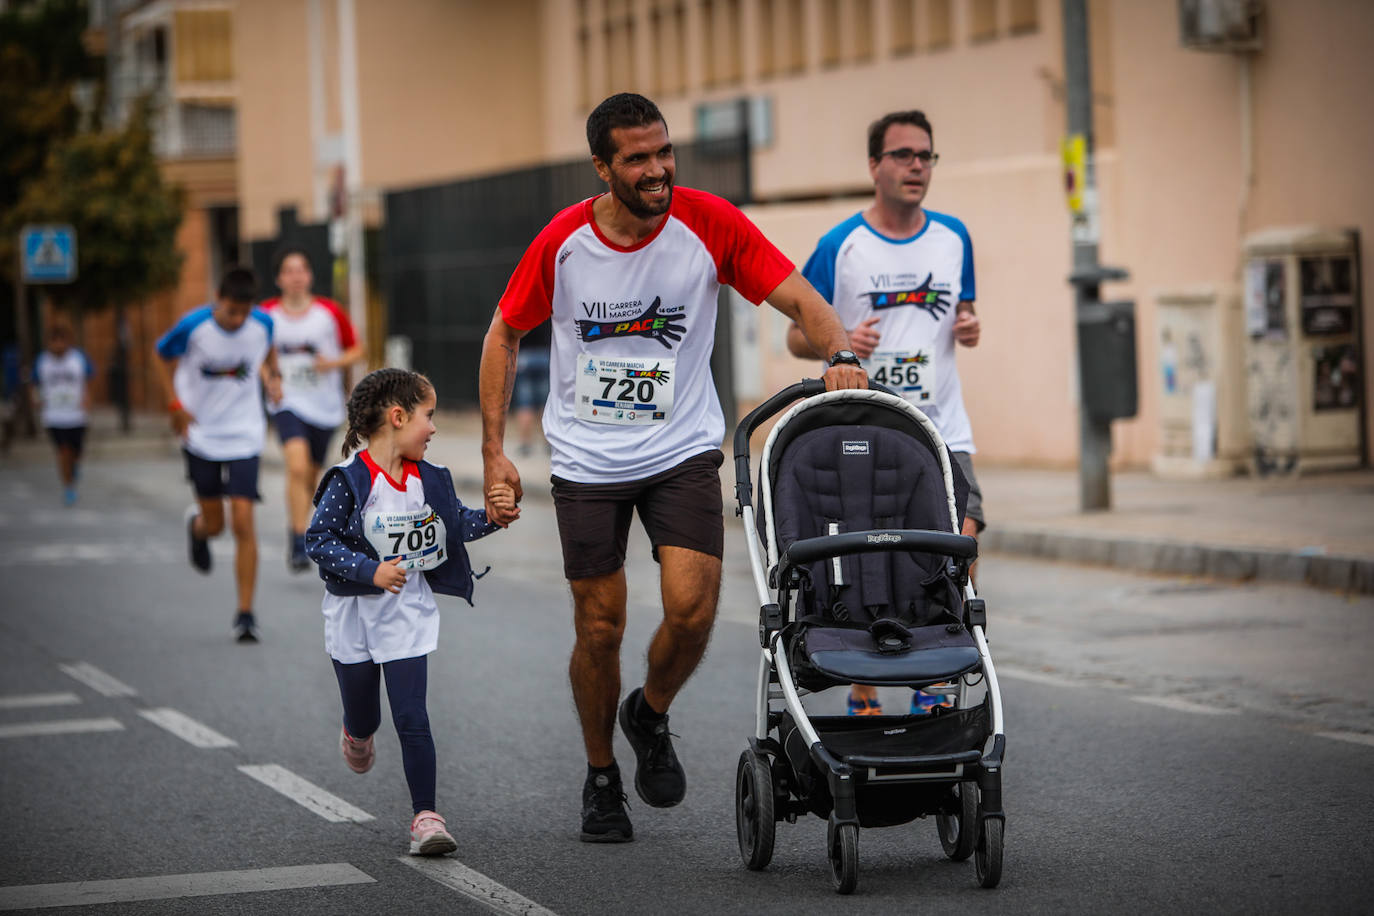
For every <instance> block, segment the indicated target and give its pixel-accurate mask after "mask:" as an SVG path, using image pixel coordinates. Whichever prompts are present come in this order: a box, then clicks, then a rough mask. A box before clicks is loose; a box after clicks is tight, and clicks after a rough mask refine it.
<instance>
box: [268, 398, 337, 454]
mask: <svg viewBox="0 0 1374 916" xmlns="http://www.w3.org/2000/svg"><path fill="white" fill-rule="evenodd" d="M273 421H274V422H275V423H276V424H277V435H279V436H281V441H282V444H283V445H285V444H286V442H287V440H289V439H304V440H305V442H306V444H307V445H308V446H310V460H311V461H312V462H313V463H314V464H315V465H317V466H319V467H323V466H324V465H325V464H327V463H328V460H329V440H330V439H332V438H334V430H333V429H330V428H329V427H324V426H315V425H314V424H313V423H307V422H305V421H304V420H302V419H301V418H300V417H298V416H296V415H295V414H294V413H292V412H291V411H289V410H279V411H277V413H276V415H275V417H274V419H273Z"/></svg>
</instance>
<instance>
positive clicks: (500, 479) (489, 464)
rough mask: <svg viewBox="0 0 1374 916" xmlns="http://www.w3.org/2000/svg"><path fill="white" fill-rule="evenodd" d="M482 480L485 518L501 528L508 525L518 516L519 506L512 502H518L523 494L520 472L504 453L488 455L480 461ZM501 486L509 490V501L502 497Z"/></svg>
mask: <svg viewBox="0 0 1374 916" xmlns="http://www.w3.org/2000/svg"><path fill="white" fill-rule="evenodd" d="M482 481H483V482H482V493H483V494H484V497H485V499H486V509H487V519H488V520H489V521H491V522H492V523H493V524H497V525H500V526H501V527H502V528H508V527H510V523H511V522H513V521H515V520H516V519H517V518H519V517H520V508H519V506H516V505H514V503H518V502H519V501H520V500H521V499H523V498H524V496H525V492H524V489H523V488H522V487H521V486H520V472H519V471H517V470H516V469H515V465H514V464H512V463H511V460H510V459H509V458H507V457H506V456H505V455H504V454H500V455H490V456H488V457H486V458H484V459H483V461H482ZM503 488H508V489H509V490H510V491H511V493H512V495H513V501H512V502H511V503H507V502H506V500H505V499H503V498H502V496H501V493H502V490H503Z"/></svg>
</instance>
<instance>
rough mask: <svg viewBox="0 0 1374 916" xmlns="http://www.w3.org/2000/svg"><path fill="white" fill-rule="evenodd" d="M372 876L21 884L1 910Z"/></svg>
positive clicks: (233, 875)
mask: <svg viewBox="0 0 1374 916" xmlns="http://www.w3.org/2000/svg"><path fill="white" fill-rule="evenodd" d="M376 880H377V879H376V878H373V877H372V876H371V875H369V874H367V873H365V872H362V871H359V870H358V869H357V868H354V867H353V866H352V865H349V864H348V863H347V862H332V863H329V864H327V865H292V866H288V867H285V868H254V869H246V870H242V871H210V872H200V873H197V874H188V875H157V876H153V877H148V878H115V879H113V880H108V881H71V882H67V883H65V884H24V885H15V886H13V887H0V910H36V909H40V908H45V907H56V906H95V905H100V904H109V903H129V902H132V901H136V900H171V899H175V898H179V897H208V896H211V895H214V894H249V893H254V892H260V891H284V890H293V889H296V888H303V887H334V886H338V885H342V884H374V883H376Z"/></svg>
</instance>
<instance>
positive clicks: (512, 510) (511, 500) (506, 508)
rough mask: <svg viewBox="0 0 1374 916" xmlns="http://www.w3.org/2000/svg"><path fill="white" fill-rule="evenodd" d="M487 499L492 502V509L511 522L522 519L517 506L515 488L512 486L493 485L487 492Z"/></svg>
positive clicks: (504, 484)
mask: <svg viewBox="0 0 1374 916" xmlns="http://www.w3.org/2000/svg"><path fill="white" fill-rule="evenodd" d="M487 499H488V500H489V501H490V502H491V505H492V508H494V509H496V510H497V511H498V512H500V513H501V514H502V515H503V516H505V517H508V518H510V520H511V521H514V520H515V519H517V518H519V517H520V510H519V509H518V508H516V505H515V488H514V487H512V486H511V485H510V484H508V483H497V484H492V486H491V488H490V489H488V490H487Z"/></svg>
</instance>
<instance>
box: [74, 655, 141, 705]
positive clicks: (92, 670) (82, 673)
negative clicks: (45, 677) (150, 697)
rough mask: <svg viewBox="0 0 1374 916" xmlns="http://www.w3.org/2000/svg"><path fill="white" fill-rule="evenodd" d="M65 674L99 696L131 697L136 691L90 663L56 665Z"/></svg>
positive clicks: (136, 693) (136, 694) (135, 694)
mask: <svg viewBox="0 0 1374 916" xmlns="http://www.w3.org/2000/svg"><path fill="white" fill-rule="evenodd" d="M57 667H58V668H60V669H62V671H63V672H64V673H65V674H68V675H70V676H71V677H74V678H76V679H77V680H78V681H80V682H81V683H83V684H85V685H86V686H87V687H89V688H91V689H92V690H94V691H95V692H96V693H98V694H100V695H101V696H107V697H132V696H138V691H137V690H135V689H134V688H132V687H130V686H129V685H128V684H126V683H124V682H123V681H121V680H119V679H117V678H115V677H113V676H111V675H109V674H106V673H105V672H104V671H101V670H100V669H99V668H97V667H96V666H95V665H92V664H91V663H90V662H77V663H76V664H74V665H58V666H57Z"/></svg>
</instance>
